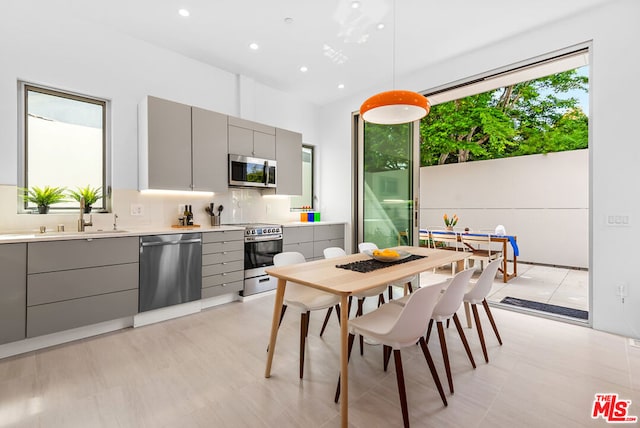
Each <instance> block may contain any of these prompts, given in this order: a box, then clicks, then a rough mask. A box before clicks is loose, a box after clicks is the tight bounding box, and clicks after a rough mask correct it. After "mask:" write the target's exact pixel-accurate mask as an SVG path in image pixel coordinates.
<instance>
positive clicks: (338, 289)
mask: <svg viewBox="0 0 640 428" xmlns="http://www.w3.org/2000/svg"><path fill="white" fill-rule="evenodd" d="M394 248H395V249H399V250H404V251H407V252H409V253H411V254H415V255H420V256H425V257H424V258H421V259H418V260H412V261H409V262H405V263H398V264H394V263H391V264H389V266H388V267H384V268H382V269H378V270H375V271H372V272H367V273H362V272H356V271H352V270H348V269H343V268H338V267H336V266H337V265H342V264H347V263H351V262H355V261H359V260H368V259H369V258H370V257H369V256H368V255H366V254H362V253H358V254H351V255H348V256H344V257H337V258H331V259H325V260H316V261H312V262H307V263H300V264H294V265H288V266H280V267H271V268H267V269H266V272H267V273H268V274H269V275H271V276H273V277H275V278H278V287H277V289H276V296H275V302H274V307H273V320H272V323H271V336H270V339H269V348H268V354H267V366H266V370H265V377H267V378H268V377H270V376H271V365H272V363H273V356H274V353H275V350H276V339H277V337H278V324H279V320H280V313H281V311H282V304H283V300H284V294H285V289H286V285H287V281H292V282H296V283H298V284H302V285H305V286H307V287H312V288H316V289H318V290H322V291H326V292H328V293H332V294H337V295H338V296H340V309H341V311H340V348H341V349H340V373H341V379H343V381H342V382H340V400H341V401H340V414H341V421H342V423H341V425H342V427H343V428H346V427H347V426H348V421H349V407H348V406H349V398H348V397H349V395H348V385H349V382H348V379H349V377H348V370H347V363H348V358H347V351H348V349H347V343H348V337H349V320H348V306H347V305H348V301H349V296H350V295H352V294H354V293H358V292H361V291H364V290H367V289H370V288H374V287H378V286H380V285H385V284H389V283H391V282H394V281H398V280H401V279H402V278H406V277H410V276H413V275H416V274H419V273H421V272H424V271H427V270H430V269H433V268H435V267H438V266H442V265H444V264H448V263H458V265H459V267H458V270H462V269H463V264H464V259H465V258H467V257H469V255H470V253H466V252H458V251H446V250H438V249H432V248H424V247H411V246H400V247H394Z"/></svg>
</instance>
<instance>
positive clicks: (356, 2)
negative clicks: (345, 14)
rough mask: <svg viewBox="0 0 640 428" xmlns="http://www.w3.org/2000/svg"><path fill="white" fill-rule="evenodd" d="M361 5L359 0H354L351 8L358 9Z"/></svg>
mask: <svg viewBox="0 0 640 428" xmlns="http://www.w3.org/2000/svg"><path fill="white" fill-rule="evenodd" d="M359 7H360V2H359V1H358V0H354V1H352V2H351V8H352V9H357V8H359Z"/></svg>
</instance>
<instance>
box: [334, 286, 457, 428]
mask: <svg viewBox="0 0 640 428" xmlns="http://www.w3.org/2000/svg"><path fill="white" fill-rule="evenodd" d="M439 297H440V288H439V287H422V288H420V289H418V290H416V291H415V292H413V293H412V294H411V295H410V297H409V298H408V299H407V300H406V304H405V305H398V304H392V303H387V304H386V305H382V306H380V307H379V308H378V309H376V310H374V311H372V312H369V313H366V314H364V315H362V316H361V317H358V318H354V319H353V320H350V321H349V342H348V344H349V356H350V355H351V349H352V348H353V341H354V338H355V335H356V334H360V335H363V336H365V337H367V338H370V339H373V340H375V341H377V342H380V343H382V344H383V345H384V349H385V354H386V353H387V349H390V350H393V357H394V361H395V367H396V381H397V384H398V394H399V396H400V406H401V408H402V420H403V422H404V426H405V427H408V426H409V410H408V406H407V392H406V389H405V383H404V371H403V367H402V356H401V352H400V350H401V349H402V348H406V347H410V346H411V347H412V346H415V345H416V343H418V344H420V347H421V349H422V352H423V354H424V357H425V359H426V360H427V364H428V366H429V370H430V371H431V376H432V377H433V381H434V383H435V384H436V387H437V389H438V393H439V394H440V399H441V400H442V403H443V404H444V405H445V406H447V404H448V403H447V398H446V397H445V394H444V390H443V389H442V384H441V383H440V378H439V376H438V372H437V371H436V367H435V365H434V364H433V359H432V358H431V354H430V352H429V349H428V348H427V344H426V342H425V339H424V333H425V330H426V328H427V323H428V321H429V319H430V318H431V313H432V312H433V308H434V307H435V305H436V302H437V301H438V298H439ZM389 354H390V352H389ZM339 398H340V378H338V388H337V390H336V395H335V402H336V403H337V402H338V400H339Z"/></svg>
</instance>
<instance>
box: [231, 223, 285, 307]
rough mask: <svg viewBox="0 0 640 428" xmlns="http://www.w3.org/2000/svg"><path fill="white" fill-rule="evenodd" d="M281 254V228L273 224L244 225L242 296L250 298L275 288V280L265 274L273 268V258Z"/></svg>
mask: <svg viewBox="0 0 640 428" xmlns="http://www.w3.org/2000/svg"><path fill="white" fill-rule="evenodd" d="M281 252H282V226H281V225H274V224H251V225H245V235H244V289H243V290H242V292H241V293H240V294H241V295H242V296H250V295H252V294H256V293H262V292H265V291H269V290H274V289H275V288H276V286H277V285H278V284H277V280H276V279H275V278H273V277H271V276H269V275H267V274H266V272H265V269H266V268H267V267H269V266H273V256H275V255H276V254H278V253H281Z"/></svg>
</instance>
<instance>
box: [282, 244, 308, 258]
mask: <svg viewBox="0 0 640 428" xmlns="http://www.w3.org/2000/svg"><path fill="white" fill-rule="evenodd" d="M282 251H283V252H287V251H296V252H298V253H302V255H303V256H304V258H305V259H307V260H311V259H312V258H313V242H302V243H296V244H285V245H283V246H282Z"/></svg>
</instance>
